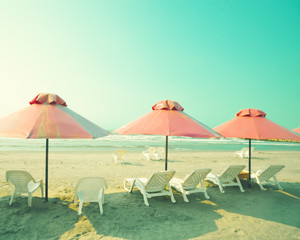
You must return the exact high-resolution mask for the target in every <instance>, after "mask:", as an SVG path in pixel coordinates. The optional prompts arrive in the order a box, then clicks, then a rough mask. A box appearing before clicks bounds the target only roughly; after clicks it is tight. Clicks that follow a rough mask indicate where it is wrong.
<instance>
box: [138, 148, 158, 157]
mask: <svg viewBox="0 0 300 240" xmlns="http://www.w3.org/2000/svg"><path fill="white" fill-rule="evenodd" d="M142 154H143V156H144V157H146V159H147V160H150V159H151V160H152V159H155V160H158V152H157V148H156V147H149V148H148V149H147V150H146V151H143V152H142Z"/></svg>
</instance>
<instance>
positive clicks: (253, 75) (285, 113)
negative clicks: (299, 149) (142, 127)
mask: <svg viewBox="0 0 300 240" xmlns="http://www.w3.org/2000/svg"><path fill="white" fill-rule="evenodd" d="M0 29H1V32H0V34H1V35H0V80H1V89H0V102H1V108H0V109H1V112H0V117H3V116H5V115H7V114H9V113H11V112H14V111H16V110H19V109H21V108H23V107H26V106H27V105H28V101H30V100H31V99H32V98H33V97H35V95H37V94H38V93H40V92H51V93H57V94H58V95H59V96H61V97H62V98H63V99H64V100H65V101H66V102H67V104H68V105H69V107H70V108H71V109H72V110H74V111H76V112H78V113H80V114H81V115H83V116H84V117H86V118H88V119H90V120H91V121H93V122H95V123H97V124H99V125H100V126H101V127H103V128H106V129H116V128H118V127H120V126H121V125H124V124H126V123H127V122H129V121H132V120H134V119H136V118H138V117H140V116H142V115H144V114H146V113H147V112H149V111H151V106H152V105H154V104H155V103H156V102H157V101H159V100H163V99H171V100H175V101H178V102H179V103H180V104H181V105H182V106H183V107H184V108H185V112H186V113H187V114H189V115H191V116H193V117H194V118H196V119H198V120H199V121H201V122H203V123H205V124H207V125H208V126H210V127H215V126H217V125H219V124H221V123H223V122H225V121H228V120H230V119H231V118H233V117H234V115H235V113H236V112H238V111H239V110H240V109H243V108H258V109H260V110H263V111H265V112H266V113H267V117H268V118H269V119H270V120H272V121H275V122H276V123H278V124H280V125H282V126H284V127H287V128H290V129H293V128H296V127H300V111H299V102H300V92H299V89H300V67H299V64H300V1H298V0H295V1H289V0H282V1H279V0H273V1H268V0H263V1H262V0H257V1H256V0H251V1H246V0H244V1H242V0H236V1H230V0H228V1H225V0H224V1H220V0H219V1H217V0H207V1H205V0H194V1H192V0H181V1H176V0H170V1H167V0H148V1H145V0H136V1H130V0H122V1H121V0H119V1H113V0H106V1H101V0H95V1H88V0H85V1H83V0H82V1H76V0H70V1H66V0H64V1H61V0H57V1H55V0H51V1H30V0H26V1H25V0H23V1H22V0H18V1H13V0H9V1H7V0H0Z"/></svg>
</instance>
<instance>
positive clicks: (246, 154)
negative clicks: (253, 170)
mask: <svg viewBox="0 0 300 240" xmlns="http://www.w3.org/2000/svg"><path fill="white" fill-rule="evenodd" d="M253 150H254V147H251V155H252V154H253ZM244 156H245V157H246V158H248V157H249V148H247V150H246V151H245V153H244Z"/></svg>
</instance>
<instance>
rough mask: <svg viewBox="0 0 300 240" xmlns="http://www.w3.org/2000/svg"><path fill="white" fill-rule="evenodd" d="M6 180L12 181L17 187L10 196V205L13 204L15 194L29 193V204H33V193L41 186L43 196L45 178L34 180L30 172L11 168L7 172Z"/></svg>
mask: <svg viewBox="0 0 300 240" xmlns="http://www.w3.org/2000/svg"><path fill="white" fill-rule="evenodd" d="M6 181H7V182H11V183H12V184H13V185H14V187H15V189H14V192H13V194H12V196H11V198H10V201H9V205H11V204H12V201H13V199H14V196H15V194H25V193H26V194H28V206H29V207H31V205H32V194H33V192H35V190H37V189H38V188H41V194H42V197H44V194H43V180H42V179H39V180H37V181H36V180H34V178H33V177H32V176H31V175H30V173H29V172H26V171H22V170H11V171H7V172H6Z"/></svg>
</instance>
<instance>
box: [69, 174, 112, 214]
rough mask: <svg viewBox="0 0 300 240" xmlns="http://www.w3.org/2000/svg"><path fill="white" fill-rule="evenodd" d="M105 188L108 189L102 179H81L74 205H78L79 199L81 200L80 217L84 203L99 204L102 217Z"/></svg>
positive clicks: (76, 188)
mask: <svg viewBox="0 0 300 240" xmlns="http://www.w3.org/2000/svg"><path fill="white" fill-rule="evenodd" d="M105 188H107V184H106V181H105V179H104V178H102V177H85V178H81V179H80V180H79V181H78V183H77V184H76V187H75V199H74V204H75V205H77V198H79V208H78V215H81V210H82V205H83V203H84V202H97V203H98V204H99V208H100V214H101V215H102V214H103V204H104V189H105Z"/></svg>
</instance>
